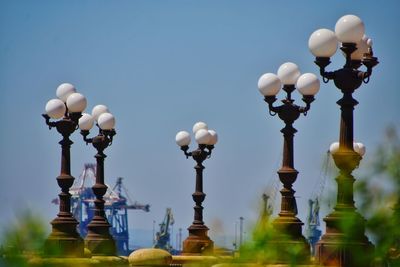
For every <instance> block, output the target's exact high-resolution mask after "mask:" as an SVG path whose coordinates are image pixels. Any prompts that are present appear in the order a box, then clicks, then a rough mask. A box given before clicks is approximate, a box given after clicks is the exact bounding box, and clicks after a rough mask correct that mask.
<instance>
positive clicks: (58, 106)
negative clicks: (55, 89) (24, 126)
mask: <svg viewBox="0 0 400 267" xmlns="http://www.w3.org/2000/svg"><path fill="white" fill-rule="evenodd" d="M66 109H67V108H66V107H65V103H64V102H63V101H61V100H60V99H51V100H49V101H48V102H47V104H46V107H45V110H46V114H47V115H48V116H49V117H50V118H52V119H59V118H62V117H63V116H64V114H65V111H66Z"/></svg>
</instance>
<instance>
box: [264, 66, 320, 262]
mask: <svg viewBox="0 0 400 267" xmlns="http://www.w3.org/2000/svg"><path fill="white" fill-rule="evenodd" d="M281 83H283V90H284V91H285V93H286V97H285V98H284V99H283V100H282V103H283V104H282V105H280V106H274V105H273V103H274V102H275V101H276V100H277V98H276V94H277V93H278V92H279V90H280V89H281ZM295 84H296V86H295ZM258 88H259V90H260V92H261V94H263V95H264V100H265V102H267V103H268V108H269V113H270V115H272V116H274V115H276V114H277V115H278V117H279V118H280V119H281V120H283V121H284V123H285V127H284V128H282V130H281V132H282V133H283V137H284V143H283V161H282V167H281V168H280V169H279V171H278V175H279V179H280V181H281V182H282V184H283V189H282V190H281V191H280V192H281V194H282V199H281V211H280V212H279V216H278V218H276V219H275V220H274V221H273V226H274V229H276V231H277V233H278V235H279V236H278V237H277V240H274V241H272V244H271V245H272V246H273V247H275V248H277V251H278V252H279V253H277V258H276V259H272V261H274V262H276V263H291V262H293V260H295V261H296V263H306V262H308V261H309V259H310V248H309V245H308V242H307V241H306V239H305V238H304V237H303V235H302V231H301V228H302V225H303V223H302V222H301V220H300V219H299V218H297V217H296V215H297V204H296V199H295V197H294V193H295V191H294V190H293V188H292V186H293V183H294V182H295V181H296V178H297V174H298V171H297V170H296V169H295V168H294V155H293V137H294V134H295V133H296V132H297V130H296V129H295V128H294V127H293V123H294V122H295V121H296V120H297V119H298V118H299V116H300V114H304V115H306V114H307V112H308V111H309V109H310V104H311V102H313V101H314V95H315V94H316V93H317V92H318V90H319V80H318V78H317V77H316V76H315V75H314V74H312V73H305V74H303V75H300V71H299V69H298V67H297V65H296V64H294V63H291V62H287V63H285V64H283V65H281V66H280V67H279V69H278V75H275V74H272V73H266V74H264V75H262V76H261V77H260V79H259V81H258ZM296 88H297V90H298V91H299V92H300V93H301V94H302V95H303V99H302V100H303V101H304V102H305V103H306V106H304V107H301V106H297V105H296V104H294V99H293V98H292V93H293V92H294V90H295V89H296ZM294 246H296V247H299V253H297V254H296V255H292V257H294V258H295V259H293V258H292V259H291V258H290V257H289V256H288V253H290V252H289V250H290V248H291V247H292V248H293V247H294Z"/></svg>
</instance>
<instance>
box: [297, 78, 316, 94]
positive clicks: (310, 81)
mask: <svg viewBox="0 0 400 267" xmlns="http://www.w3.org/2000/svg"><path fill="white" fill-rule="evenodd" d="M319 87H320V82H319V79H318V77H317V76H316V75H315V74H314V73H304V74H303V75H301V76H300V77H299V78H298V79H297V82H296V88H297V90H299V92H300V93H301V94H302V95H315V94H316V93H318V91H319Z"/></svg>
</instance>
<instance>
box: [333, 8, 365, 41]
mask: <svg viewBox="0 0 400 267" xmlns="http://www.w3.org/2000/svg"><path fill="white" fill-rule="evenodd" d="M364 32H365V27H364V23H363V22H362V20H361V19H360V18H359V17H357V16H355V15H345V16H343V17H341V18H340V19H339V20H338V21H337V22H336V25H335V34H336V37H337V38H338V40H339V41H340V42H342V43H354V44H356V43H358V42H359V41H360V40H361V38H362V37H363V35H364Z"/></svg>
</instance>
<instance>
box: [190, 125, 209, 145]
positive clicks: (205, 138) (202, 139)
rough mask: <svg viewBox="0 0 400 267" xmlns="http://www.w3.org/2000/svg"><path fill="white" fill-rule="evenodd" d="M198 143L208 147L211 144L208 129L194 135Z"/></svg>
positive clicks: (200, 130)
mask: <svg viewBox="0 0 400 267" xmlns="http://www.w3.org/2000/svg"><path fill="white" fill-rule="evenodd" d="M194 137H195V139H196V142H197V143H198V144H200V145H208V144H209V143H210V138H211V135H210V133H209V132H208V130H206V129H199V130H198V131H197V132H196V134H195V135H194Z"/></svg>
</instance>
